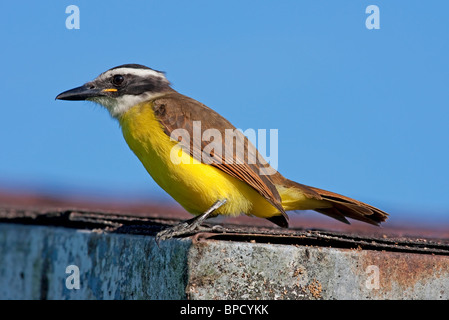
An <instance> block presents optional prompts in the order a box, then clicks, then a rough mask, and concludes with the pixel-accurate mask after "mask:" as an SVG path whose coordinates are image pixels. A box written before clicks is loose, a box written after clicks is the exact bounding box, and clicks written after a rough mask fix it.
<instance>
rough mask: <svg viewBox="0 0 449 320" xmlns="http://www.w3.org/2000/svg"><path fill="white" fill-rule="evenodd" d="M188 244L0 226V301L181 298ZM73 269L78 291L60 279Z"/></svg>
mask: <svg viewBox="0 0 449 320" xmlns="http://www.w3.org/2000/svg"><path fill="white" fill-rule="evenodd" d="M189 248H190V241H189V240H171V241H164V243H161V244H160V247H158V246H157V245H156V243H155V241H154V239H153V238H152V237H145V236H139V235H133V236H130V235H122V234H108V233H98V232H92V231H80V230H76V229H68V228H59V227H47V226H36V225H33V226H26V225H20V224H6V223H0V299H184V298H185V297H186V296H185V287H186V281H187V279H186V277H185V275H186V270H185V268H186V265H187V253H188V251H189ZM73 265H74V266H76V267H77V268H78V269H79V284H80V286H79V289H69V288H68V287H67V286H66V280H67V279H68V277H69V276H70V275H72V272H69V273H66V268H67V267H68V266H73Z"/></svg>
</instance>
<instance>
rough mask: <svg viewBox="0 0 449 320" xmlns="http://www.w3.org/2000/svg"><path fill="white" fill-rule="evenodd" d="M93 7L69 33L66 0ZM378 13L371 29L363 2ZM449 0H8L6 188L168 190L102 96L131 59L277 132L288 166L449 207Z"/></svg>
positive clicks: (2, 137)
mask: <svg viewBox="0 0 449 320" xmlns="http://www.w3.org/2000/svg"><path fill="white" fill-rule="evenodd" d="M71 4H74V5H77V6H78V7H79V9H80V29H79V30H69V29H67V28H66V25H65V21H66V18H67V17H68V14H66V13H65V9H66V7H67V6H68V5H71ZM371 4H375V5H378V6H379V9H380V29H379V30H368V29H367V28H366V27H365V19H366V18H367V17H368V14H366V13H365V8H366V7H367V6H368V5H371ZM448 11H449V3H448V2H446V1H407V2H404V1H391V0H390V1H229V0H228V1H134V2H124V1H58V2H35V1H25V2H18V1H3V2H2V3H1V4H0V24H1V28H0V36H1V39H2V50H1V56H2V62H3V63H2V73H1V77H0V88H1V92H2V103H1V107H0V108H1V112H2V116H1V119H2V124H1V126H0V187H2V188H15V189H19V190H20V189H27V190H28V189H30V188H31V189H37V190H43V191H45V192H50V193H51V192H53V193H55V194H60V193H65V194H71V193H86V194H90V195H98V196H105V197H107V196H110V197H118V196H120V197H134V196H138V197H140V198H148V199H153V198H154V199H160V198H162V199H167V201H171V200H169V198H168V197H167V196H166V195H165V194H164V192H163V191H162V190H161V189H159V187H158V186H157V185H156V184H155V183H154V182H153V181H152V179H151V178H150V177H149V176H148V175H147V173H146V171H145V170H144V169H143V167H142V165H141V164H140V163H139V161H138V160H137V158H136V157H135V156H134V154H133V153H132V152H131V151H130V150H129V149H128V147H127V145H126V143H125V141H124V140H123V137H122V136H121V132H120V130H119V126H118V124H117V122H116V121H114V120H112V119H111V118H110V117H109V115H108V114H107V112H106V111H105V110H103V109H102V108H100V107H98V106H95V105H94V104H92V103H88V102H78V103H74V102H72V103H71V102H64V101H55V100H54V98H55V96H56V95H57V94H58V93H60V92H62V91H64V90H67V89H70V88H73V87H75V86H78V85H81V84H83V83H84V82H86V81H88V80H91V79H93V78H95V77H96V76H97V75H98V74H99V73H101V72H103V71H105V70H107V69H109V68H111V67H114V66H117V65H120V64H124V63H140V64H144V65H147V66H149V67H152V68H155V69H157V70H163V71H166V72H167V77H168V79H169V80H170V81H171V82H172V83H173V87H174V88H175V89H176V90H178V91H179V92H181V93H183V94H186V95H188V96H191V97H193V98H195V99H197V100H199V101H201V102H203V103H205V104H207V105H208V106H210V107H212V108H213V109H215V110H216V111H218V112H219V113H221V114H222V115H223V116H225V117H226V118H227V119H228V120H230V121H231V122H232V123H233V124H234V125H235V126H236V127H239V128H242V129H247V128H255V129H258V128H263V129H271V128H274V129H278V130H279V171H280V172H281V173H282V174H284V175H285V176H286V177H288V178H290V179H292V180H295V181H298V182H301V183H304V184H308V185H312V186H316V187H320V188H323V189H328V190H331V191H334V192H338V193H341V194H345V195H348V196H351V197H355V198H357V199H359V200H362V201H365V202H369V203H371V204H373V205H375V206H378V207H380V208H382V209H384V210H386V211H389V212H390V213H391V214H392V215H394V216H395V217H401V219H404V220H406V219H408V218H409V217H418V215H419V214H420V215H421V217H422V216H423V215H424V216H425V217H426V219H446V220H447V219H448V216H449V196H448V191H449V169H448V163H449V148H448V141H449V90H448V88H447V87H448V82H449V80H448V79H449V63H448V57H449V27H448V24H447V12H448Z"/></svg>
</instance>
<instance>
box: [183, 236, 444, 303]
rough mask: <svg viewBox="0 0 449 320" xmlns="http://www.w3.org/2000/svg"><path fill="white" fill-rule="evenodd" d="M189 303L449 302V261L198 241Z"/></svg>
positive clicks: (433, 257)
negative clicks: (254, 301) (231, 300)
mask: <svg viewBox="0 0 449 320" xmlns="http://www.w3.org/2000/svg"><path fill="white" fill-rule="evenodd" d="M188 261H189V270H190V274H189V283H188V287H187V291H188V293H189V298H190V299H449V257H447V256H441V255H440V256H437V255H428V254H415V253H400V252H384V251H375V250H360V249H359V250H357V249H336V248H328V247H311V246H291V245H279V244H265V243H242V242H223V241H210V240H209V241H199V242H197V243H196V244H195V246H193V247H192V250H191V253H190V256H189V260H188Z"/></svg>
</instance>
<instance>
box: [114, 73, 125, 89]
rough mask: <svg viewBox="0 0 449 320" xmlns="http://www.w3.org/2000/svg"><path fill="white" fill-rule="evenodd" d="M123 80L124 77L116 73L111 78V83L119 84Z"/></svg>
mask: <svg viewBox="0 0 449 320" xmlns="http://www.w3.org/2000/svg"><path fill="white" fill-rule="evenodd" d="M123 81H125V77H123V76H122V75H120V74H116V75H115V76H114V77H113V78H112V84H113V85H116V86H119V85H121V84H122V83H123Z"/></svg>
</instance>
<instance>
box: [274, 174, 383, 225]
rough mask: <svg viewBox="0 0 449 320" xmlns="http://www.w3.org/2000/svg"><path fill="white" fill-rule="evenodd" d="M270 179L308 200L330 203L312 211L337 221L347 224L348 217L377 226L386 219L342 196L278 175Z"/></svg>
mask: <svg viewBox="0 0 449 320" xmlns="http://www.w3.org/2000/svg"><path fill="white" fill-rule="evenodd" d="M271 178H272V180H273V182H274V183H275V184H277V185H281V186H284V187H287V188H291V187H294V188H297V189H299V190H300V191H301V192H302V193H303V194H304V195H305V196H306V197H307V198H309V199H316V200H324V201H328V202H330V203H331V204H332V207H330V208H313V210H315V211H317V212H320V213H322V214H325V215H327V216H329V217H332V218H334V219H337V220H339V221H341V222H344V223H348V224H349V221H348V220H347V219H346V217H348V218H351V219H355V220H360V221H363V222H366V223H370V224H373V225H376V226H378V225H380V223H381V222H383V221H385V220H386V219H387V217H388V213H386V212H384V211H382V210H380V209H378V208H375V207H373V206H371V205H369V204H366V203H364V202H361V201H358V200H355V199H351V198H348V197H345V196H342V195H340V194H337V193H334V192H330V191H326V190H322V189H319V188H314V187H309V186H306V185H303V184H300V183H297V182H295V181H292V180H289V179H287V178H285V177H283V176H282V175H281V174H280V173H276V174H275V175H273V176H272V177H271Z"/></svg>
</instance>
